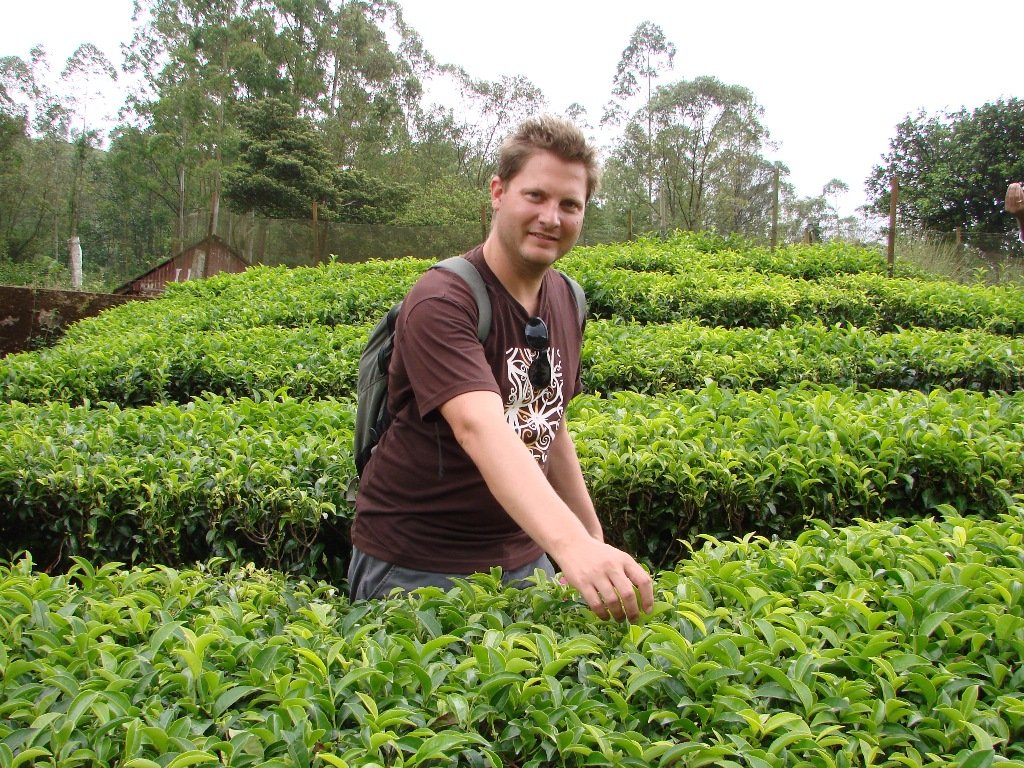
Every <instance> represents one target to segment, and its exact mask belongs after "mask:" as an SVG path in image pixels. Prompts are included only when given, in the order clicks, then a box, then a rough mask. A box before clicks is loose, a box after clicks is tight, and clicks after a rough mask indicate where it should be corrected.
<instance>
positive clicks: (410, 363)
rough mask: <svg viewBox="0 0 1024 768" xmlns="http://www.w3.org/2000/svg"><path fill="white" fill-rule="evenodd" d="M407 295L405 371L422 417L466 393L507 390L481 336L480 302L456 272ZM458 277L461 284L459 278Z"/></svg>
mask: <svg viewBox="0 0 1024 768" xmlns="http://www.w3.org/2000/svg"><path fill="white" fill-rule="evenodd" d="M439 272H441V270H435V274H433V275H431V276H430V277H431V278H432V279H429V280H424V281H423V283H425V284H424V285H418V286H417V289H418V290H415V291H414V292H413V293H411V294H410V295H409V297H408V298H407V299H406V305H407V307H406V306H403V310H404V311H403V312H402V316H401V317H400V318H399V321H398V326H397V334H396V338H397V349H398V350H399V353H398V355H399V359H400V366H401V369H402V370H401V371H399V372H398V375H399V376H401V375H402V374H403V373H404V376H405V377H406V378H407V383H408V386H409V387H410V389H411V390H412V393H413V396H414V397H415V400H416V406H417V410H418V412H419V416H420V418H421V419H429V418H433V417H434V416H435V415H436V412H437V410H438V409H439V408H440V407H441V406H442V405H444V404H445V403H446V402H448V401H449V400H451V399H452V398H453V397H456V396H458V395H461V394H464V393H466V392H475V391H487V392H495V393H497V394H498V395H500V394H501V389H500V387H499V386H498V383H497V381H496V380H495V377H494V372H493V371H492V369H491V367H490V365H489V364H488V362H487V358H486V355H485V354H484V348H483V345H482V344H481V343H480V340H479V339H478V338H477V318H478V313H477V309H476V302H475V300H474V299H473V295H472V292H471V291H470V289H469V286H466V285H459V283H462V282H463V281H462V280H461V278H459V277H458V276H456V275H440V274H437V273H439ZM454 281H458V283H456V282H454Z"/></svg>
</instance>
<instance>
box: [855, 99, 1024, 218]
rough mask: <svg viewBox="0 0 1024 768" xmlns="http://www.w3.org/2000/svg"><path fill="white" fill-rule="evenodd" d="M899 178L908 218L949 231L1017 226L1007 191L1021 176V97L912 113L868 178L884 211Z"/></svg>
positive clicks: (901, 206) (903, 211) (901, 202)
mask: <svg viewBox="0 0 1024 768" xmlns="http://www.w3.org/2000/svg"><path fill="white" fill-rule="evenodd" d="M894 176H895V178H896V179H897V180H898V181H899V194H898V201H899V207H898V211H899V215H900V217H901V218H902V219H903V220H904V221H905V222H908V223H912V224H915V225H917V226H920V227H923V228H925V229H934V230H939V231H944V232H950V231H952V230H954V229H956V228H958V227H959V228H962V229H964V230H965V231H966V232H967V233H968V234H971V233H1001V232H1006V233H1009V232H1010V231H1011V230H1013V231H1014V232H1016V223H1015V222H1014V220H1013V218H1012V217H1010V216H1007V215H1006V213H1005V212H1004V211H1003V195H1004V194H1005V192H1006V187H1007V185H1008V184H1009V183H1010V182H1012V181H1019V180H1021V179H1024V101H1022V100H1021V99H1017V98H1011V99H1006V100H1003V99H1000V100H998V101H995V102H992V103H988V104H984V105H982V106H980V107H977V108H976V109H973V110H968V109H966V108H964V109H961V110H959V111H956V112H948V113H942V114H938V115H928V114H926V113H924V112H918V113H917V114H916V115H908V116H907V117H906V119H904V120H903V122H901V123H900V124H899V125H898V126H897V127H896V136H895V137H894V138H893V139H892V141H890V143H889V152H888V153H886V154H885V155H884V156H883V157H882V163H881V164H879V165H876V166H875V167H874V169H873V171H872V173H871V176H870V177H869V178H868V179H867V182H866V184H867V189H868V191H869V193H870V195H871V201H872V202H871V204H872V207H873V209H874V210H875V211H876V212H877V213H879V214H884V213H886V212H887V211H888V209H889V200H890V189H891V183H892V179H893V177H894Z"/></svg>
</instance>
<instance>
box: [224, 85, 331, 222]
mask: <svg viewBox="0 0 1024 768" xmlns="http://www.w3.org/2000/svg"><path fill="white" fill-rule="evenodd" d="M239 128H240V130H241V134H242V135H241V140H240V142H239V158H238V161H237V162H236V164H235V165H233V166H231V167H230V168H229V169H228V170H227V172H226V173H225V175H224V197H225V198H226V200H227V201H228V203H229V204H230V205H231V206H233V207H234V208H235V209H236V210H238V211H239V212H241V213H247V212H249V211H255V212H257V213H258V214H259V215H260V216H264V217H266V218H294V219H303V218H309V217H311V216H312V211H313V203H319V204H320V205H322V206H323V215H324V217H325V218H328V217H330V216H331V215H336V214H337V213H338V211H339V209H340V206H341V205H342V204H343V202H342V200H341V199H340V196H339V183H340V178H339V176H338V172H337V170H336V168H335V164H334V162H333V159H332V158H331V155H330V153H329V152H328V151H327V148H326V146H324V144H323V141H322V140H321V139H320V137H319V136H318V135H317V133H316V132H315V130H314V129H313V126H312V124H311V123H310V122H309V121H308V120H303V119H302V118H299V117H297V116H296V115H295V112H294V110H293V108H292V107H290V106H289V105H288V104H286V103H285V102H283V101H281V100H279V99H261V100H259V101H255V102H252V103H249V104H245V105H243V106H242V107H241V108H240V110H239Z"/></svg>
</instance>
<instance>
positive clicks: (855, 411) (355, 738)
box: [0, 234, 1024, 768]
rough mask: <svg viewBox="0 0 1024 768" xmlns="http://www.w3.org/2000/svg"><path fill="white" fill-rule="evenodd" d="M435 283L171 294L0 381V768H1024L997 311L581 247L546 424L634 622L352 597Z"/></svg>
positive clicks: (518, 594) (767, 259) (487, 599)
mask: <svg viewBox="0 0 1024 768" xmlns="http://www.w3.org/2000/svg"><path fill="white" fill-rule="evenodd" d="M427 266H428V262H426V261H423V260H416V259H401V260H395V261H375V262H368V263H364V264H341V263H331V264H325V265H322V266H320V267H317V268H308V269H295V270H286V269H272V268H257V269H253V270H250V271H249V272H247V273H245V274H242V275H233V276H221V277H215V278H212V279H209V280H206V281H201V282H192V283H184V284H179V285H174V286H171V288H170V289H169V290H168V293H167V294H166V295H165V296H164V297H162V298H160V299H158V300H153V301H149V302H139V303H134V304H130V305H125V306H122V307H118V308H116V309H113V310H110V311H108V312H106V313H104V314H103V315H101V316H100V317H98V318H94V319H92V320H88V321H85V322H82V323H79V324H78V325H76V326H74V327H73V328H72V329H71V330H70V332H69V333H68V334H67V336H66V337H65V338H64V339H63V340H62V341H61V342H60V343H59V344H57V345H56V346H54V347H52V348H50V349H46V350H41V351H37V352H33V353H27V354H22V355H15V356H11V357H8V358H6V359H3V360H0V768H7V767H8V766H11V767H13V766H33V765H38V766H61V767H62V768H63V767H65V766H97V767H99V766H117V767H118V768H154V767H158V768H186V767H187V766H193V765H207V764H208V765H223V766H281V767H294V768H301V767H303V766H336V767H337V766H442V765H444V766H447V765H465V766H492V767H496V766H504V767H508V768H526V767H527V766H531V767H533V766H536V767H540V766H592V765H604V766H744V767H749V768H766V767H769V766H771V767H775V766H794V767H795V766H814V767H819V766H820V767H821V768H826V767H832V766H836V767H846V766H893V767H895V766H964V767H965V768H981V767H983V766H989V765H1004V766H1024V664H1022V657H1024V461H1022V458H1021V457H1022V455H1024V393H1022V392H1024V341H1022V337H1024V291H1022V290H1021V289H1020V288H1014V287H1006V286H1003V287H987V286H981V285H971V286H963V285H957V284H953V283H948V282H943V281H939V280H935V279H931V278H929V277H928V276H926V275H922V274H917V273H913V272H911V271H910V270H904V269H901V270H899V271H898V272H897V274H896V275H895V276H893V277H889V276H888V275H887V273H886V267H885V264H884V260H883V259H882V257H881V256H880V255H879V254H878V253H877V252H876V251H874V250H871V249H865V248H857V247H853V246H849V245H841V244H830V245H818V246H793V247H788V248H783V249H779V250H777V251H775V252H771V251H768V250H767V249H761V248H756V247H752V246H749V245H747V244H744V243H742V242H739V241H736V240H732V239H728V238H720V237H717V236H713V235H706V234H677V235H675V236H673V237H672V238H670V239H668V240H666V241H661V240H651V241H640V242H636V243H631V244H626V245H616V246H601V247H593V248H586V249H578V250H576V251H574V252H573V253H572V254H571V255H570V256H568V257H566V258H565V259H563V261H562V262H561V267H562V268H563V269H564V270H565V271H566V272H568V273H570V274H572V275H573V276H574V277H576V278H577V279H578V280H579V281H580V282H581V284H582V285H583V286H584V287H585V288H586V290H587V293H588V297H589V300H590V313H591V314H590V320H589V322H588V325H587V330H586V335H585V342H584V365H585V380H584V384H585V389H586V393H585V394H584V395H583V396H581V397H579V398H577V399H576V400H575V401H574V402H573V404H572V406H571V409H570V412H569V426H570V429H571V430H572V432H573V434H574V436H575V438H576V442H577V446H578V448H579V452H580V459H581V463H582V465H583V469H584V474H585V475H586V478H587V481H588V484H589V486H590V489H591V492H592V495H593V497H594V501H595V504H596V505H597V508H598V513H599V515H600V517H601V519H602V522H603V524H604V526H605V530H606V534H607V536H608V538H609V540H610V541H612V542H613V543H616V544H618V545H621V546H623V547H624V548H626V549H627V550H629V551H630V552H633V553H635V554H636V555H637V556H638V557H639V558H640V559H641V560H643V561H644V562H645V563H647V565H648V566H649V567H650V568H651V569H652V571H653V572H654V574H655V576H656V596H657V604H656V607H655V610H654V612H653V613H652V614H651V615H649V616H646V617H645V618H644V620H643V621H641V622H639V623H637V624H634V625H625V624H617V623H614V622H601V621H598V620H596V619H595V618H594V616H593V614H591V613H590V612H589V610H588V609H587V608H586V606H585V605H583V604H581V603H580V602H579V601H578V600H577V598H576V596H575V595H574V593H573V591H572V590H571V589H570V588H568V587H566V586H564V585H561V584H559V583H557V582H550V581H545V580H543V579H540V580H538V583H537V584H536V586H534V587H532V588H530V589H527V590H522V591H507V590H502V589H500V588H499V586H498V584H499V581H498V576H497V574H482V575H478V576H474V577H472V578H469V579H466V580H463V581H461V582H459V583H457V584H456V585H455V586H454V588H453V589H452V590H450V591H448V592H447V593H445V592H443V591H441V590H436V589H427V590H421V591H419V592H417V593H416V594H414V595H412V596H410V597H407V598H400V599H391V600H385V601H376V602H370V603H357V604H350V603H349V601H348V600H347V597H346V595H345V584H344V578H343V574H344V569H345V565H346V562H347V556H348V546H349V545H348V540H347V530H348V524H349V522H350V520H351V508H350V505H349V503H348V502H347V501H346V488H347V485H348V483H349V480H350V478H351V476H352V475H353V473H354V466H353V463H352V450H351V440H352V424H353V406H352V399H351V397H352V391H353V388H354V384H355V376H356V363H357V358H358V354H359V351H360V349H361V346H362V344H363V342H364V341H365V338H366V334H367V333H368V331H369V328H370V327H371V325H372V323H373V322H375V320H376V319H377V317H378V316H379V315H380V314H381V313H382V312H383V311H385V309H386V308H387V307H388V306H390V305H391V303H393V302H394V301H396V300H397V299H398V298H400V297H401V296H402V295H403V294H404V292H405V291H406V290H407V289H408V287H409V286H410V285H411V284H412V283H413V281H414V280H415V279H416V277H417V276H418V275H419V274H420V273H421V272H422V271H423V270H424V269H425V268H426V267H427Z"/></svg>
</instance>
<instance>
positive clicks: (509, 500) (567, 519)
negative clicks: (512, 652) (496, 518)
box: [441, 391, 654, 621]
mask: <svg viewBox="0 0 1024 768" xmlns="http://www.w3.org/2000/svg"><path fill="white" fill-rule="evenodd" d="M441 415H442V416H443V417H444V418H445V420H446V421H447V422H448V424H449V425H450V426H451V428H452V431H453V433H454V434H455V438H456V440H458V442H459V445H460V446H462V448H463V450H465V451H466V453H467V454H468V455H469V457H470V458H471V459H472V460H473V463H474V464H475V465H476V467H477V469H479V470H480V473H481V475H482V476H483V478H484V482H485V483H486V484H487V487H488V489H489V490H490V491H491V493H492V494H493V495H494V497H495V498H496V499H497V500H498V502H499V503H500V504H501V505H502V507H503V508H504V509H505V511H506V512H507V513H508V514H509V516H510V517H512V519H513V520H515V521H516V523H518V524H519V526H520V527H521V528H522V529H523V530H524V531H526V533H527V534H528V535H529V536H530V538H532V539H533V540H534V541H535V542H537V544H538V545H539V546H540V547H541V548H542V549H544V551H545V552H547V553H548V554H550V555H551V556H552V557H553V558H554V559H555V560H556V561H557V562H558V564H559V566H560V567H561V568H562V572H563V574H564V575H565V578H566V580H567V581H568V582H569V583H570V584H571V585H572V586H574V587H575V588H576V589H577V590H579V592H580V594H581V595H582V597H583V599H584V600H586V601H587V604H588V605H589V606H590V607H591V609H592V610H593V611H594V613H595V614H597V615H598V616H599V617H601V618H603V619H604V618H608V616H609V615H611V616H613V617H614V618H616V619H618V620H622V619H624V618H628V619H630V620H631V621H632V620H635V619H637V618H638V617H639V615H640V611H641V610H643V611H644V612H650V611H651V609H652V608H653V606H654V589H653V583H652V581H651V577H650V575H649V574H648V573H647V571H645V570H644V568H643V567H642V566H641V565H640V564H639V563H637V562H636V561H635V560H634V559H633V558H632V557H630V556H629V555H628V554H626V553H625V552H623V551H621V550H619V549H616V548H615V547H612V546H610V545H608V544H605V543H603V542H601V541H598V540H597V539H595V538H594V537H593V536H591V535H590V533H588V532H587V530H586V528H584V526H583V523H582V522H580V519H579V518H578V517H577V516H576V515H575V514H574V513H573V511H572V510H571V509H569V507H568V506H567V505H566V503H565V502H564V501H563V500H562V499H561V497H559V495H558V494H557V493H556V492H555V490H554V488H552V486H551V484H550V483H549V482H548V480H547V478H546V477H545V476H544V473H543V472H542V471H541V469H540V467H539V466H538V465H537V462H536V460H535V459H534V458H533V456H532V455H531V454H530V452H529V450H528V449H527V448H526V446H525V445H523V443H522V441H521V440H520V439H519V437H518V436H517V435H516V434H515V432H514V431H513V430H512V429H511V428H510V427H509V426H508V424H507V423H506V421H505V418H504V411H503V409H502V403H501V398H500V397H499V396H498V395H497V394H495V393H494V392H487V391H472V392H465V393H463V394H461V395H457V396H456V397H453V398H452V399H451V400H449V401H447V402H446V403H445V404H444V405H442V406H441Z"/></svg>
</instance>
